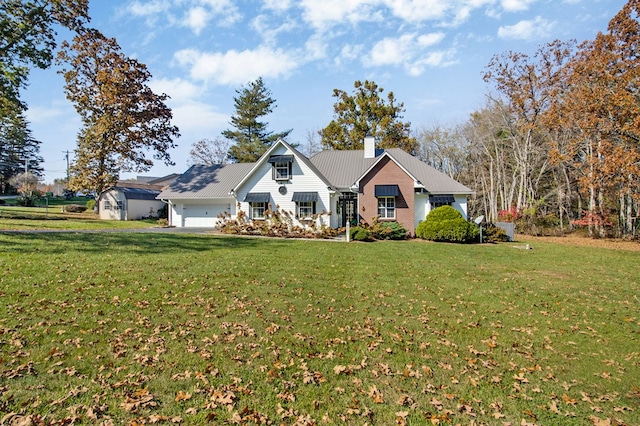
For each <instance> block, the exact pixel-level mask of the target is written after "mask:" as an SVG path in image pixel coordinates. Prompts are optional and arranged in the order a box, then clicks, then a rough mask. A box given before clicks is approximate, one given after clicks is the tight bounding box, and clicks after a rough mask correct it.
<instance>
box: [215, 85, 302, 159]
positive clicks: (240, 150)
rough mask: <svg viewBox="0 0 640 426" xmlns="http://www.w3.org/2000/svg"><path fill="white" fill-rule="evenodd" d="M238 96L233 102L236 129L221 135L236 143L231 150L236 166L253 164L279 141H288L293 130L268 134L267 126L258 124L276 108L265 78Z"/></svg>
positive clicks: (237, 91)
mask: <svg viewBox="0 0 640 426" xmlns="http://www.w3.org/2000/svg"><path fill="white" fill-rule="evenodd" d="M236 93H237V94H238V96H236V97H234V98H233V101H234V105H235V108H236V113H235V115H233V116H231V122H230V124H231V125H232V126H233V129H228V130H225V131H223V132H222V135H223V136H224V137H225V138H227V139H230V140H231V141H233V142H234V144H233V145H232V146H231V148H229V158H230V159H231V161H233V162H237V163H251V162H254V161H257V160H258V158H260V156H261V155H262V154H264V152H265V151H266V150H267V149H268V148H269V147H270V146H271V145H272V144H273V143H274V142H275V141H276V140H278V139H279V138H285V137H287V135H288V134H289V133H291V130H292V129H289V130H286V131H284V132H280V133H273V132H270V131H268V130H267V125H268V123H265V122H263V121H259V119H260V117H262V116H265V115H267V114H269V113H271V112H273V109H274V108H275V107H276V105H275V102H276V101H275V99H273V98H272V97H271V91H269V89H267V88H266V87H265V85H264V81H263V80H262V77H260V78H258V79H257V80H256V81H253V82H251V83H249V84H248V85H247V86H243V87H242V88H241V89H240V90H236Z"/></svg>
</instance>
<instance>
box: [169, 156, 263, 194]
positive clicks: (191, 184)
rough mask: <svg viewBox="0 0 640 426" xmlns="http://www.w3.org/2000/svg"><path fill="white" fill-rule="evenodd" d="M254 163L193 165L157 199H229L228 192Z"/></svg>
mask: <svg viewBox="0 0 640 426" xmlns="http://www.w3.org/2000/svg"><path fill="white" fill-rule="evenodd" d="M254 165H255V163H234V164H216V165H213V166H205V165H195V166H191V167H190V168H189V170H187V171H186V172H184V174H183V175H181V176H180V177H179V178H178V179H176V180H175V181H173V182H172V183H171V184H170V185H169V186H168V187H167V188H166V189H165V190H164V191H162V192H161V193H160V194H159V195H158V196H157V198H159V199H163V200H166V199H170V198H172V199H187V198H189V199H192V198H231V197H232V196H231V195H230V194H229V193H230V191H231V190H232V189H233V188H234V187H235V186H236V185H237V184H238V183H239V182H240V181H241V180H242V178H244V177H245V175H246V174H247V173H249V170H251V169H252V168H253V166H254Z"/></svg>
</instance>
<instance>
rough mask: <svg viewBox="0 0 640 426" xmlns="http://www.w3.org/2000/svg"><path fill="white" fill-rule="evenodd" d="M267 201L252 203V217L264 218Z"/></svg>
mask: <svg viewBox="0 0 640 426" xmlns="http://www.w3.org/2000/svg"><path fill="white" fill-rule="evenodd" d="M264 210H265V203H251V218H252V219H264Z"/></svg>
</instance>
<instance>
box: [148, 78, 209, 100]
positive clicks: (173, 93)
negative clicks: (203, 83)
mask: <svg viewBox="0 0 640 426" xmlns="http://www.w3.org/2000/svg"><path fill="white" fill-rule="evenodd" d="M149 87H150V88H151V90H153V92H154V93H158V94H159V93H166V94H167V95H169V96H170V97H171V100H172V101H173V102H174V103H176V102H178V103H183V102H190V101H191V100H192V99H195V98H197V97H198V96H200V95H201V94H202V92H203V89H202V88H201V87H200V86H198V85H195V84H193V83H192V82H190V81H187V80H184V79H181V78H174V79H166V78H154V79H153V80H151V81H150V82H149Z"/></svg>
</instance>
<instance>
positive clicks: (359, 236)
mask: <svg viewBox="0 0 640 426" xmlns="http://www.w3.org/2000/svg"><path fill="white" fill-rule="evenodd" d="M350 235H351V240H352V241H373V238H372V236H371V232H369V230H368V229H366V228H363V227H362V226H356V227H354V228H351V230H350Z"/></svg>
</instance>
